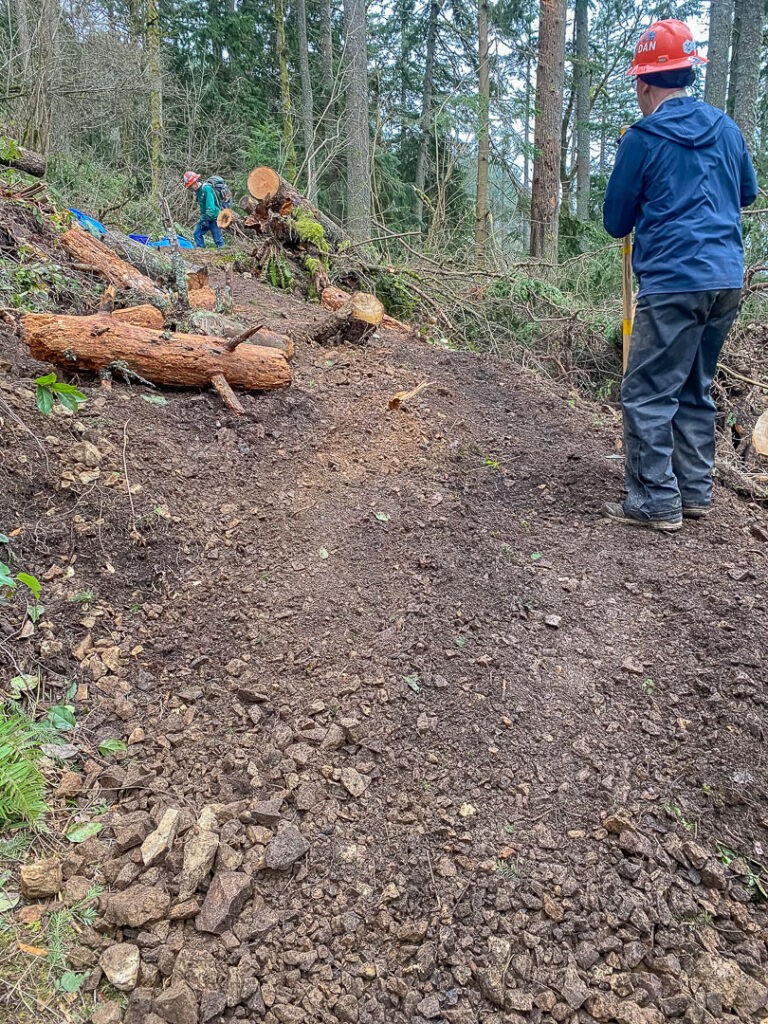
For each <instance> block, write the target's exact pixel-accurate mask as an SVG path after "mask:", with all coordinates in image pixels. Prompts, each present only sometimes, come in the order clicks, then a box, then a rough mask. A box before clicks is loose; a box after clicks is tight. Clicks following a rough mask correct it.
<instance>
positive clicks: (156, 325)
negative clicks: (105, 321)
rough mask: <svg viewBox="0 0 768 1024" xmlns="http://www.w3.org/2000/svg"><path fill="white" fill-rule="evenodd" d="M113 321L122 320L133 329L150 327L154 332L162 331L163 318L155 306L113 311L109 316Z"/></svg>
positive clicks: (132, 307)
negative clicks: (131, 325)
mask: <svg viewBox="0 0 768 1024" xmlns="http://www.w3.org/2000/svg"><path fill="white" fill-rule="evenodd" d="M110 315H111V317H112V319H113V320H122V321H123V322H124V323H126V324H133V326H134V327H150V328H151V329H152V330H154V331H162V329H163V326H164V324H165V317H164V316H163V314H162V313H161V312H160V310H159V309H158V308H157V307H156V306H150V305H145V306H130V307H129V308H128V309H115V310H113V312H112V313H111V314H110Z"/></svg>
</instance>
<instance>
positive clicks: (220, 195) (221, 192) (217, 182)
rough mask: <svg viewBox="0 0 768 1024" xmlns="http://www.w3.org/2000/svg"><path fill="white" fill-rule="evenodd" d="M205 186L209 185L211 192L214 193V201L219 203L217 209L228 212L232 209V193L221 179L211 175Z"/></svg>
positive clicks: (216, 175)
mask: <svg viewBox="0 0 768 1024" xmlns="http://www.w3.org/2000/svg"><path fill="white" fill-rule="evenodd" d="M206 185H210V186H211V188H212V189H213V191H214V192H215V193H216V199H217V200H218V203H219V209H221V210H230V209H231V208H232V193H231V191H230V190H229V186H228V185H227V183H226V181H224V179H223V178H221V177H219V175H218V174H213V175H211V177H210V178H209V179H208V180H207V181H206Z"/></svg>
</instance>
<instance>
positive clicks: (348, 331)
mask: <svg viewBox="0 0 768 1024" xmlns="http://www.w3.org/2000/svg"><path fill="white" fill-rule="evenodd" d="M383 312H384V307H383V306H382V305H381V303H380V302H379V300H378V299H377V298H376V296H375V295H369V294H368V293H367V292H355V293H354V295H350V296H349V297H348V298H347V300H346V302H345V303H344V305H343V306H341V307H340V308H339V309H338V310H336V311H335V312H329V313H328V314H327V315H326V316H324V317H321V318H320V319H318V320H317V321H315V323H314V324H312V325H311V326H310V327H308V328H307V329H305V330H303V331H301V332H300V333H301V337H302V340H307V341H314V342H316V343H317V344H319V345H329V344H341V343H343V342H346V343H347V344H350V345H355V344H361V343H362V342H364V341H366V340H367V339H368V338H369V337H370V336H371V335H372V334H373V333H374V332H375V331H376V328H377V327H379V326H380V325H381V320H382V315H383Z"/></svg>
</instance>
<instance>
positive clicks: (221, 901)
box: [195, 871, 251, 935]
mask: <svg viewBox="0 0 768 1024" xmlns="http://www.w3.org/2000/svg"><path fill="white" fill-rule="evenodd" d="M250 895H251V879H250V878H249V877H248V875H246V874H243V873H242V872H238V871H224V872H222V873H221V874H219V875H216V876H215V877H214V879H213V881H212V882H211V886H210V888H209V890H208V894H207V896H206V897H205V901H204V902H203V905H202V907H201V909H200V913H199V914H198V915H197V919H196V920H195V926H196V928H197V930H198V931H199V932H211V933H213V934H214V935H221V933H222V932H225V931H227V929H228V928H230V927H231V926H232V924H234V922H235V920H236V919H237V918H238V917H239V916H240V914H241V912H242V910H243V907H244V906H245V904H246V903H247V902H248V897H249V896H250Z"/></svg>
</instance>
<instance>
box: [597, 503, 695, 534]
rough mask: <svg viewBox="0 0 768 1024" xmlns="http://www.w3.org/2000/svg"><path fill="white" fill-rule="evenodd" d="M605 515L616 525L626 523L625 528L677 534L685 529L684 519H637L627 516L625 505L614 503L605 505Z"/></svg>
mask: <svg viewBox="0 0 768 1024" xmlns="http://www.w3.org/2000/svg"><path fill="white" fill-rule="evenodd" d="M603 513H604V515H605V516H607V518H608V519H612V520H613V521H614V522H615V523H624V525H625V526H644V527H645V528H646V529H647V530H657V531H659V532H660V533H676V532H677V531H678V530H681V529H682V528H683V520H682V519H635V518H634V517H633V516H629V515H627V513H626V512H625V511H624V506H623V505H619V504H618V503H615V502H612V501H607V502H606V503H605V504H604V505H603Z"/></svg>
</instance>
